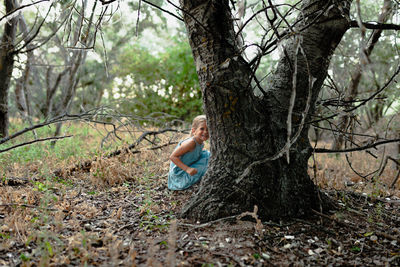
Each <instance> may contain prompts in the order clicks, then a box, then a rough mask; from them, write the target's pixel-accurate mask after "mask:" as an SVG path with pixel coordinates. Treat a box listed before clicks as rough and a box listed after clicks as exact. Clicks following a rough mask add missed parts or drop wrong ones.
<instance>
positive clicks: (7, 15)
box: [0, 0, 50, 22]
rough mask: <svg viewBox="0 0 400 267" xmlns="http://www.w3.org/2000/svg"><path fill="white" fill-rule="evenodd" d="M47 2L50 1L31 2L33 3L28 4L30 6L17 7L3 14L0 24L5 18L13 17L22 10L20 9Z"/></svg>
mask: <svg viewBox="0 0 400 267" xmlns="http://www.w3.org/2000/svg"><path fill="white" fill-rule="evenodd" d="M49 1H50V0H39V1H37V2H33V3H30V4H26V5H22V6H19V7H17V8H15V9H14V10H13V11H11V12H9V13H7V14H5V15H4V16H2V17H1V18H0V22H1V21H2V20H3V19H5V18H7V17H9V16H11V15H13V14H14V13H15V12H17V11H19V10H22V9H24V8H27V7H30V6H34V5H37V4H39V3H42V2H49Z"/></svg>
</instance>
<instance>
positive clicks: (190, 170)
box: [186, 167, 197, 176]
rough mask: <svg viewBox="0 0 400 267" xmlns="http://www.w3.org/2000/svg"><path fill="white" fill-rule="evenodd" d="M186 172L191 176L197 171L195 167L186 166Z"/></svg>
mask: <svg viewBox="0 0 400 267" xmlns="http://www.w3.org/2000/svg"><path fill="white" fill-rule="evenodd" d="M186 172H187V173H188V174H189V175H190V176H193V175H195V174H196V173H197V169H195V168H190V167H189V168H187V169H186Z"/></svg>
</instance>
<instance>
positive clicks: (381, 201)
mask: <svg viewBox="0 0 400 267" xmlns="http://www.w3.org/2000/svg"><path fill="white" fill-rule="evenodd" d="M171 149H173V147H172V146H170V147H167V148H164V149H162V150H155V151H146V152H143V153H138V154H129V153H128V154H121V155H119V156H117V157H113V158H108V159H105V158H103V159H98V160H96V161H93V162H92V163H91V166H90V167H88V168H86V169H85V168H81V169H80V170H77V168H75V169H73V168H71V166H61V169H60V166H59V165H58V164H56V163H55V164H54V166H49V165H48V163H49V162H50V161H51V160H52V159H51V157H52V155H51V154H49V155H47V156H45V157H43V158H42V159H41V160H36V161H32V162H29V163H18V164H17V163H13V164H9V165H7V170H6V171H7V172H6V175H5V176H4V178H3V179H2V181H1V183H0V200H1V202H0V266H289V265H290V266H400V190H399V189H398V188H399V186H400V183H399V182H397V184H396V186H395V189H392V190H389V189H387V188H388V187H387V186H385V185H384V183H377V182H376V181H374V182H372V181H369V182H366V181H363V180H359V179H358V178H357V179H356V178H354V177H352V176H351V175H349V174H346V173H341V171H343V172H344V170H343V168H341V165H340V164H341V163H340V162H342V161H343V160H342V161H340V162H339V159H338V158H337V157H335V156H332V157H331V156H329V159H328V158H325V159H324V161H323V162H324V164H325V165H324V164H319V165H318V166H317V167H316V168H312V166H310V171H311V173H310V176H313V174H315V175H316V177H314V178H313V179H315V182H316V183H317V184H318V185H319V186H320V187H321V188H322V192H323V193H324V194H327V195H329V196H330V197H331V198H332V199H333V200H334V201H335V202H336V203H337V207H338V208H337V209H336V210H334V211H332V212H331V213H330V214H321V213H320V212H318V211H313V213H312V214H313V215H312V216H309V217H307V218H301V219H291V220H286V221H260V220H259V219H258V218H257V214H256V212H255V211H248V213H247V215H248V216H243V215H244V214H242V215H238V216H232V217H229V218H222V219H220V220H217V221H213V222H208V223H199V222H194V221H187V220H185V219H181V218H179V212H180V210H181V208H182V207H183V205H185V203H186V202H187V201H188V200H189V199H190V198H191V196H192V194H193V193H194V192H195V191H196V190H197V189H198V186H195V187H194V188H192V189H190V190H186V191H179V192H172V191H170V190H168V189H167V187H166V184H167V177H166V172H167V170H168V154H169V153H170V152H171ZM314 160H317V159H314ZM360 162H361V161H360ZM45 164H47V165H45ZM327 164H331V165H329V166H328V165H327ZM367 164H371V162H368V163H367ZM43 166H46V168H45V169H44V167H43ZM354 166H355V165H353V167H354ZM332 168H337V169H336V171H333V170H332ZM388 169H389V168H388ZM56 170H57V171H56ZM68 170H69V171H68ZM72 170H75V171H72ZM55 171H56V172H55ZM396 172H397V171H396V170H394V169H393V173H396ZM49 173H52V174H53V175H49ZM56 174H57V175H56ZM382 176H384V175H382ZM339 177H340V179H343V180H338V179H339ZM392 178H393V176H390V179H388V181H392ZM387 183H389V184H390V182H387ZM396 188H397V189H396Z"/></svg>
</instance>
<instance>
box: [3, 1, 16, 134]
mask: <svg viewBox="0 0 400 267" xmlns="http://www.w3.org/2000/svg"><path fill="white" fill-rule="evenodd" d="M4 5H5V6H6V13H9V12H11V11H12V10H13V9H15V2H14V0H4ZM17 22H18V20H17V19H16V18H12V19H10V20H9V21H7V22H6V23H5V25H4V33H3V37H2V40H1V43H0V137H5V136H8V124H9V121H8V92H9V87H10V81H11V75H12V70H13V67H14V42H15V34H16V30H17Z"/></svg>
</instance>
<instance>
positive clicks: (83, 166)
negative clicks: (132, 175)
mask: <svg viewBox="0 0 400 267" xmlns="http://www.w3.org/2000/svg"><path fill="white" fill-rule="evenodd" d="M165 132H180V133H185V132H186V131H185V130H183V131H182V130H176V129H171V128H167V129H162V130H159V131H147V132H144V133H143V134H141V135H140V136H139V138H138V139H137V140H136V142H135V143H133V144H132V145H130V146H128V147H126V148H123V149H117V150H115V151H113V152H111V153H109V154H108V155H106V156H104V157H101V159H109V158H112V157H115V156H118V155H121V154H122V153H129V154H138V153H141V152H144V151H150V150H157V149H160V148H163V147H167V146H170V145H174V144H177V142H175V141H174V142H171V141H170V142H168V143H165V144H161V145H158V146H153V147H150V148H146V149H142V150H133V149H134V148H136V147H137V146H138V145H139V144H140V143H141V142H142V141H143V140H146V137H147V136H149V135H153V136H155V135H157V134H162V133H165ZM99 159H100V158H98V157H96V158H94V159H92V160H87V161H85V162H79V163H77V164H75V165H74V166H73V167H71V168H69V169H68V170H66V171H63V170H62V169H58V170H56V171H54V172H53V174H54V175H55V176H59V177H63V176H64V175H63V174H70V173H73V172H76V171H85V172H89V171H90V168H91V167H92V164H93V163H94V162H96V161H98V160H99Z"/></svg>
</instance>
